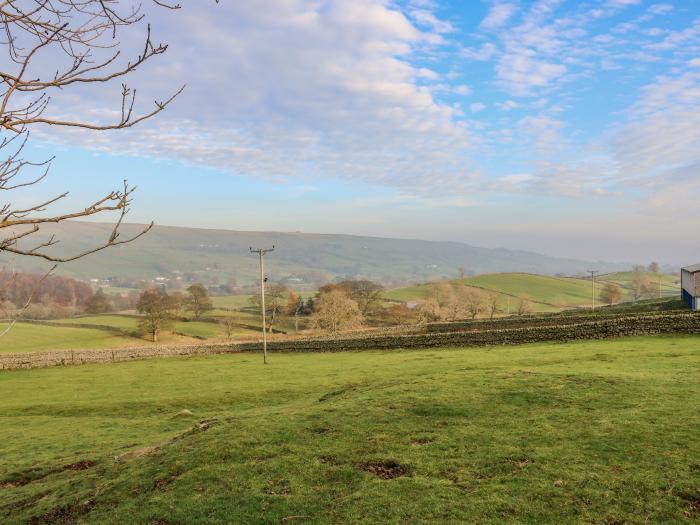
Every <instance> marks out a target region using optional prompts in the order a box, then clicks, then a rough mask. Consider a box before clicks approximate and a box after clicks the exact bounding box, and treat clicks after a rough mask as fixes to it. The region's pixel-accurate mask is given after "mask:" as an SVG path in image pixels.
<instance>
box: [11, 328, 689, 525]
mask: <svg viewBox="0 0 700 525" xmlns="http://www.w3.org/2000/svg"><path fill="white" fill-rule="evenodd" d="M699 343H700V338H698V337H691V336H684V337H655V338H627V339H620V340H610V341H596V342H582V343H572V344H549V345H527V346H521V347H504V348H491V349H472V350H430V351H405V352H402V351H394V352H364V353H341V354H326V355H322V354H296V355H295V354H281V355H280V354H273V355H272V356H271V357H272V359H271V364H269V365H268V366H263V365H262V364H261V363H260V361H261V359H260V356H258V355H248V354H239V355H228V356H214V357H209V358H201V357H200V358H190V359H172V360H151V361H141V362H132V363H118V364H111V365H88V366H81V367H69V368H55V369H44V370H32V371H16V372H5V373H1V374H0V418H2V421H1V424H0V510H1V511H2V516H3V519H4V520H5V521H4V522H6V523H25V522H27V521H29V520H31V519H32V518H36V521H35V523H42V522H51V521H59V519H58V518H59V517H60V518H61V519H63V520H64V522H73V521H80V522H81V523H104V524H107V523H130V524H154V523H177V524H190V523H192V524H194V523H213V524H217V523H222V524H223V523H261V524H262V523H317V524H322V523H440V524H442V523H493V524H501V523H533V524H534V523H538V524H539V523H557V524H560V523H690V522H692V521H697V520H698V519H700V505H698V503H699V501H700V499H699V496H700V492H698V490H700V461H699V460H698V457H700V414H699V413H698V411H697V403H696V402H693V401H692V400H697V399H699V393H700V380H699V379H698V371H700V344H699ZM183 409H188V410H190V411H192V413H193V416H192V417H175V416H176V414H177V413H178V412H180V411H181V410H183ZM214 418H215V419H214ZM204 420H210V423H208V425H209V426H207V424H205V425H204V427H203V428H202V427H198V426H197V424H196V422H200V421H204ZM193 428H194V429H195V430H193V431H190V429H193ZM144 447H158V448H157V449H156V450H152V449H146V450H144ZM135 450H141V451H142V455H143V457H136V458H132V459H126V458H125V459H123V460H121V461H115V460H114V457H115V456H118V455H119V454H122V453H124V452H125V451H135ZM137 455H138V454H137ZM81 461H84V462H83V463H78V462H81ZM93 461H94V462H95V464H94V465H92V463H91V462H93ZM76 463H77V465H76ZM71 464H72V465H73V467H72V468H68V469H67V468H65V467H66V466H67V465H71ZM81 469H83V470H81ZM394 477H395V479H388V478H394Z"/></svg>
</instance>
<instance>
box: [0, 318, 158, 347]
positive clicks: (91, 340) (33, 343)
mask: <svg viewBox="0 0 700 525" xmlns="http://www.w3.org/2000/svg"><path fill="white" fill-rule="evenodd" d="M6 326H7V325H6V324H2V323H0V330H3V329H4V328H5V327H6ZM139 344H148V341H146V340H144V339H140V338H137V337H126V336H123V335H119V334H115V333H112V332H107V331H105V330H98V329H90V328H73V327H55V326H42V325H35V324H27V323H15V325H14V326H13V327H12V329H11V330H10V331H9V332H8V333H7V334H5V335H4V336H3V337H2V338H0V353H13V352H43V351H46V350H83V349H92V348H116V347H119V346H134V345H139Z"/></svg>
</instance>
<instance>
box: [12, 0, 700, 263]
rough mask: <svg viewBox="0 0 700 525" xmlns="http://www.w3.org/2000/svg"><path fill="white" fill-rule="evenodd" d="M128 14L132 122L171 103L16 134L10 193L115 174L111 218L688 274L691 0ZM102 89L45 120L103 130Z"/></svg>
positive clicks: (698, 41)
mask: <svg viewBox="0 0 700 525" xmlns="http://www.w3.org/2000/svg"><path fill="white" fill-rule="evenodd" d="M147 20H148V22H150V24H151V26H152V30H153V35H154V39H155V40H157V41H163V42H167V43H168V44H169V48H168V51H167V53H165V54H164V55H161V56H158V57H155V58H154V59H153V60H152V61H151V62H150V63H148V64H146V65H145V66H144V67H143V68H141V69H140V70H138V71H137V72H136V73H134V74H133V75H132V76H131V77H130V78H129V84H130V86H132V87H135V88H137V92H138V98H137V101H138V102H137V110H140V111H145V110H147V109H148V108H149V104H151V103H152V101H153V100H154V99H157V100H162V99H166V98H168V96H169V95H170V94H172V93H173V92H174V91H176V90H177V89H178V88H179V87H180V86H181V85H186V88H185V90H184V92H183V94H182V95H180V96H179V97H178V98H177V99H176V100H175V101H174V102H173V104H172V105H171V106H169V107H168V108H167V110H166V111H165V112H163V113H161V114H159V115H158V116H157V117H156V118H154V119H152V120H150V121H147V122H145V123H143V124H141V125H139V126H137V127H134V128H130V129H128V130H120V131H117V132H103V133H94V132H90V133H88V132H84V131H80V130H66V129H60V128H55V127H51V128H48V127H47V128H37V129H36V130H34V131H33V132H32V137H31V141H30V146H29V148H28V152H29V154H31V155H33V156H35V157H37V158H41V157H42V156H43V157H45V156H50V155H54V154H55V155H56V160H55V161H54V164H53V166H52V171H51V174H50V177H48V178H47V179H46V180H45V181H44V182H43V183H42V185H41V188H40V189H37V188H32V192H33V193H32V194H31V195H30V194H29V193H27V192H25V194H23V195H22V196H21V197H20V198H22V199H27V200H30V199H32V198H35V197H36V196H37V191H39V192H40V193H41V194H42V195H40V196H51V195H52V194H54V193H56V192H58V191H64V190H65V189H70V190H71V195H70V197H69V199H68V200H67V201H66V203H65V204H62V205H60V206H61V207H62V208H64V209H68V208H69V207H70V206H78V207H79V206H80V205H81V204H82V205H84V204H85V201H86V200H90V199H92V198H94V197H96V196H99V195H100V194H101V193H104V192H105V191H107V190H110V189H112V188H115V187H118V186H119V184H120V181H122V180H123V179H128V180H129V182H130V183H132V184H135V185H136V186H138V191H137V194H136V195H135V199H134V203H133V209H132V212H131V213H130V215H129V220H130V221H131V222H148V221H151V220H154V221H155V222H156V223H157V224H163V225H176V226H189V227H203V228H223V229H234V230H266V231H303V232H320V233H347V234H360V235H373V236H389V237H402V238H420V239H430V240H451V241H461V242H466V243H469V244H472V245H477V246H486V247H506V248H513V249H525V250H531V251H537V252H541V253H546V254H552V255H558V256H567V257H575V258H584V259H590V260H608V261H632V262H648V261H650V260H659V261H661V262H664V263H671V264H690V263H695V262H699V261H700V242H698V235H697V232H698V226H700V223H699V219H700V216H699V214H698V209H699V206H698V203H699V202H700V2H698V1H697V0H670V1H646V0H591V1H565V0H538V1H525V0H520V1H517V0H513V1H510V0H507V1H501V0H493V1H489V0H483V1H481V0H402V1H390V0H352V1H348V0H254V1H253V0H238V1H235V2H234V1H228V0H222V1H221V2H220V3H218V4H216V3H214V2H213V1H212V2H206V1H204V0H197V1H193V0H190V1H187V0H185V1H184V2H182V9H180V10H178V11H171V10H165V9H157V8H153V7H149V8H148V12H147ZM144 23H145V22H144ZM144 31H145V25H143V24H140V25H139V26H137V27H133V28H129V30H127V31H126V32H122V33H120V34H119V35H118V38H119V39H120V41H121V43H122V45H123V47H124V54H123V56H124V57H126V56H130V53H131V55H132V56H133V55H134V54H137V53H138V52H139V46H141V45H142V37H143V34H144ZM42 59H43V60H45V61H47V62H46V63H50V61H51V60H52V57H51V56H46V57H43V58H42ZM120 89H121V87H120V83H119V82H115V83H109V84H106V85H97V86H96V85H89V86H86V87H81V88H78V89H77V90H71V91H70V92H69V90H64V91H65V92H64V93H59V94H57V95H55V96H54V98H53V99H52V102H51V104H50V105H49V108H48V109H47V114H51V115H52V116H54V115H55V116H61V117H66V116H68V117H71V118H78V117H79V118H83V119H88V120H90V121H94V122H106V121H108V120H110V119H113V118H114V117H115V115H116V114H117V111H118V109H119V107H118V101H119V97H118V95H119V92H120Z"/></svg>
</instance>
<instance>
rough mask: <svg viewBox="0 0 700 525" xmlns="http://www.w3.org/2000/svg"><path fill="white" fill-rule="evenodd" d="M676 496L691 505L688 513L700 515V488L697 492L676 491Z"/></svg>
mask: <svg viewBox="0 0 700 525" xmlns="http://www.w3.org/2000/svg"><path fill="white" fill-rule="evenodd" d="M676 496H677V497H679V498H681V499H682V500H683V501H685V502H687V503H688V506H689V507H690V509H689V511H688V514H690V515H693V516H700V489H697V490H696V491H695V492H690V491H688V492H676Z"/></svg>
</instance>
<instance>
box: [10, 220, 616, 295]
mask: <svg viewBox="0 0 700 525" xmlns="http://www.w3.org/2000/svg"><path fill="white" fill-rule="evenodd" d="M139 228H140V226H139V225H132V224H127V225H125V226H124V228H123V235H124V236H127V235H129V234H133V233H135V232H136V231H138V230H139ZM110 230H111V226H110V225H109V224H102V223H88V222H69V223H63V224H60V225H48V226H46V227H44V228H43V229H42V235H44V236H45V237H48V236H49V235H52V234H55V235H56V238H57V239H60V243H59V244H58V245H56V246H55V247H54V249H55V253H56V254H60V255H65V254H70V253H75V252H78V251H81V250H86V249H89V248H91V247H94V246H95V245H98V244H99V243H100V242H102V241H103V240H104V239H105V238H106V237H107V236H108V235H109V232H110ZM35 240H36V239H35ZM273 244H274V245H275V246H276V247H277V249H276V250H275V252H274V253H273V254H271V255H270V256H269V257H268V259H267V260H268V264H267V269H268V274H269V276H270V278H271V279H273V280H274V279H283V278H290V277H291V278H293V279H295V282H297V283H300V284H301V283H309V284H312V283H323V282H326V281H328V280H331V279H334V278H337V277H346V276H347V277H366V278H370V279H375V280H381V281H384V282H392V281H393V282H417V281H427V280H431V279H439V278H443V277H452V276H454V275H455V274H456V272H457V268H458V267H464V268H466V270H467V271H468V272H470V273H484V272H515V271H517V272H532V273H539V274H555V273H565V274H579V273H582V272H585V270H586V269H587V268H589V267H590V265H591V264H595V266H596V267H597V268H599V269H601V270H603V271H610V272H612V271H617V270H621V269H624V267H625V266H626V265H621V264H611V263H603V262H596V263H591V262H587V261H579V260H575V259H566V258H558V257H550V256H546V255H541V254H537V253H533V252H527V251H515V250H507V249H504V248H497V249H493V248H478V247H474V246H470V245H468V244H463V243H458V242H433V241H421V240H407V239H387V238H378V237H360V236H352V235H321V234H306V233H280V232H241V231H229V230H207V229H195V228H180V227H170V226H156V227H155V228H153V230H152V231H151V232H149V233H148V235H146V236H144V237H142V238H140V239H138V240H137V241H135V242H133V243H131V244H127V245H123V246H118V247H115V248H112V249H110V250H106V251H103V252H100V253H97V254H94V255H91V256H89V257H86V258H84V259H80V260H78V261H75V262H72V263H67V264H64V265H62V266H61V267H60V268H59V270H58V271H59V273H62V274H64V275H68V276H71V277H78V278H81V279H86V278H107V277H120V278H133V279H152V278H155V277H157V276H166V277H167V276H172V275H175V274H176V272H193V273H195V274H198V275H201V276H202V277H204V276H207V277H208V278H210V279H211V278H213V279H215V280H219V281H220V282H226V281H227V280H229V279H232V278H233V279H236V280H237V281H238V282H239V284H246V283H252V282H254V280H255V279H256V276H257V259H256V258H255V256H253V255H251V254H250V253H249V247H250V246H271V245H273ZM14 264H15V266H16V267H18V268H19V269H24V270H28V269H38V268H40V267H42V264H41V262H40V261H36V260H28V259H27V258H15V260H14Z"/></svg>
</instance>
